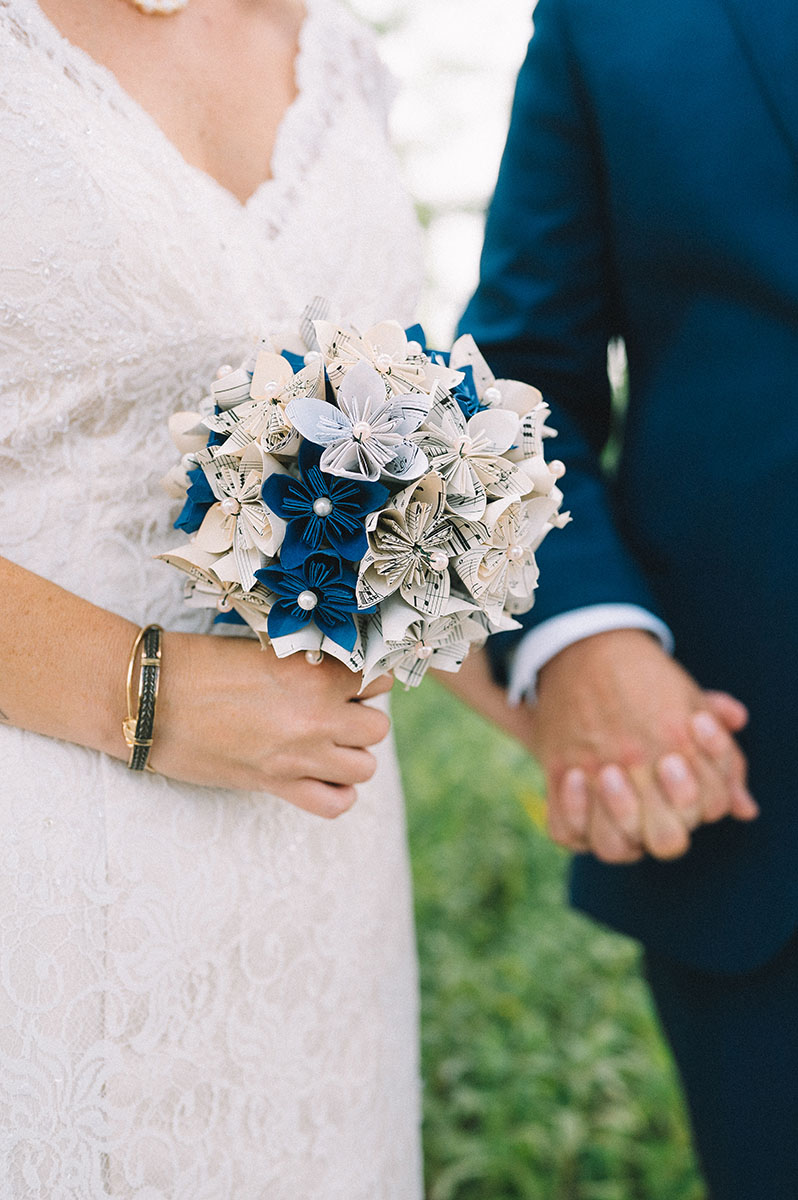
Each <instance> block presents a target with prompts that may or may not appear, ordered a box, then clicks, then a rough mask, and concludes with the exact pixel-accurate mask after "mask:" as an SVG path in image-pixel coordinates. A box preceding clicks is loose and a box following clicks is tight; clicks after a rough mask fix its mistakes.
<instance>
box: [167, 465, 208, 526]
mask: <svg viewBox="0 0 798 1200" xmlns="http://www.w3.org/2000/svg"><path fill="white" fill-rule="evenodd" d="M188 477H189V479H190V480H191V483H190V486H189V489H188V492H187V493H186V502H185V504H184V505H183V507H182V509H181V510H180V516H179V517H178V518H177V520H176V521H175V524H174V527H175V529H182V530H183V532H184V533H196V531H197V530H198V529H199V527H200V525H201V524H202V522H203V520H204V518H205V514H206V513H207V512H208V509H209V508H210V507H211V505H212V504H213V503H214V501H215V500H216V497H215V496H214V494H213V491H212V489H211V485H210V484H209V483H208V480H207V479H206V478H205V472H204V471H203V469H202V467H194V468H193V469H192V470H190V471H189V472H188Z"/></svg>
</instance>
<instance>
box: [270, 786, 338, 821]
mask: <svg viewBox="0 0 798 1200" xmlns="http://www.w3.org/2000/svg"><path fill="white" fill-rule="evenodd" d="M279 794H280V795H281V796H282V797H283V798H284V799H285V800H288V801H289V802H290V803H291V804H295V805H296V806H297V808H303V809H304V810H305V812H309V813H313V814H314V816H317V817H324V818H325V819H326V820H333V819H334V818H335V817H340V816H342V815H343V814H344V813H345V812H348V811H349V809H350V808H351V807H352V805H353V804H354V803H355V801H356V800H357V791H356V790H355V788H353V787H341V786H336V785H335V784H332V783H324V782H322V780H320V779H299V780H297V781H296V782H295V783H292V784H287V785H286V787H285V788H283V789H282V790H281V791H280V793H279Z"/></svg>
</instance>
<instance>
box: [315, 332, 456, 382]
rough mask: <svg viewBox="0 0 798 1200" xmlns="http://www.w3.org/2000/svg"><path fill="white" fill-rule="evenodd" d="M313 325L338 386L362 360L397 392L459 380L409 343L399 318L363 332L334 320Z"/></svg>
mask: <svg viewBox="0 0 798 1200" xmlns="http://www.w3.org/2000/svg"><path fill="white" fill-rule="evenodd" d="M313 327H314V329H315V331H316V338H317V339H318V343H319V347H320V349H321V352H322V354H323V355H324V357H325V359H326V360H327V373H328V375H329V377H330V381H331V383H332V385H333V387H334V388H336V389H337V388H338V387H339V386H340V384H341V381H342V380H343V379H344V378H345V377H346V375H347V373H348V372H349V371H350V370H351V368H352V367H354V366H355V365H356V364H357V363H359V362H367V363H369V364H370V366H372V367H373V368H374V370H375V371H377V372H378V374H379V375H380V376H381V377H382V379H383V381H384V383H385V387H386V389H387V391H388V393H389V394H394V395H404V394H405V393H406V392H407V391H418V392H427V391H430V389H431V388H432V387H433V386H434V384H435V383H436V382H440V383H441V385H442V386H443V387H448V386H450V385H452V386H453V385H454V383H455V382H456V381H457V379H458V374H457V372H456V371H452V370H451V369H449V368H447V367H442V366H438V365H436V364H435V363H432V362H430V360H429V358H428V357H427V356H426V354H424V352H423V349H422V347H421V346H420V345H419V343H418V342H412V341H411V342H409V341H408V340H407V335H406V333H405V331H404V329H402V326H401V325H400V324H399V323H398V321H382V322H381V323H380V324H379V325H373V326H372V327H371V329H367V330H366V332H365V333H363V334H360V333H358V332H357V330H355V329H346V328H345V327H343V326H340V325H336V324H335V323H333V322H332V321H314V322H313Z"/></svg>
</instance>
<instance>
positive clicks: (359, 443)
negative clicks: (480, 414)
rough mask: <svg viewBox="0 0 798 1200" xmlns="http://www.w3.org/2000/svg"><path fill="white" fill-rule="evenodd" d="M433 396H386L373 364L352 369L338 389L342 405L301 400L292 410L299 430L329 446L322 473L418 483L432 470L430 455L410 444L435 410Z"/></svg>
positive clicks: (314, 400) (288, 409)
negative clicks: (428, 459) (432, 410)
mask: <svg viewBox="0 0 798 1200" xmlns="http://www.w3.org/2000/svg"><path fill="white" fill-rule="evenodd" d="M431 403H432V401H431V398H430V397H429V396H426V395H422V394H421V393H419V392H414V393H412V394H411V395H406V396H405V395H402V396H393V395H390V394H387V393H386V389H385V383H384V381H383V379H382V377H381V376H380V375H379V374H378V372H377V371H375V370H374V368H373V367H372V366H370V365H369V364H368V363H367V362H359V363H358V364H357V366H354V367H352V369H351V370H350V371H349V372H348V374H347V375H346V376H345V377H344V379H343V380H342V382H341V386H340V388H339V389H338V407H337V408H336V407H335V405H333V404H328V403H327V401H326V400H318V399H315V398H311V397H298V398H297V399H295V400H292V401H291V403H290V404H289V405H288V407H287V408H286V413H287V414H288V418H289V420H290V421H291V423H292V424H293V425H294V427H295V428H296V429H297V430H298V431H299V432H300V433H301V434H302V436H303V437H304V438H307V439H308V441H310V442H313V443H314V444H315V445H317V446H323V447H324V451H323V453H322V456H321V463H320V466H321V469H322V471H328V472H329V473H330V474H331V475H342V476H344V478H346V479H367V480H370V481H371V482H372V483H374V482H376V481H377V480H378V479H380V477H385V478H387V479H394V480H398V481H400V482H401V481H403V480H410V479H417V478H418V477H419V476H420V475H423V474H424V472H425V471H426V469H427V459H426V456H425V455H424V453H423V452H422V451H421V450H420V449H419V448H418V446H416V445H414V443H413V442H411V441H410V440H409V435H410V434H412V433H414V432H415V431H416V430H417V429H418V427H419V425H420V424H421V422H422V421H423V420H424V418H425V417H426V415H427V413H428V412H429V408H430V404H431Z"/></svg>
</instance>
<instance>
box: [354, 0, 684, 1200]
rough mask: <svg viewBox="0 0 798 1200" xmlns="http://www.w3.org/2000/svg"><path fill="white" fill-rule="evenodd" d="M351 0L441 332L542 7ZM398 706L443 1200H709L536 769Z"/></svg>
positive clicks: (444, 720) (416, 704)
mask: <svg viewBox="0 0 798 1200" xmlns="http://www.w3.org/2000/svg"><path fill="white" fill-rule="evenodd" d="M350 3H351V7H352V8H353V9H355V11H356V12H358V13H359V14H360V15H361V16H362V17H363V18H365V19H366V20H367V21H369V22H370V23H371V24H372V25H373V26H374V27H375V28H376V30H377V32H378V35H379V39H380V48H381V53H382V55H383V57H384V59H385V61H386V62H387V63H388V64H389V66H390V67H391V69H392V71H393V73H394V74H395V76H396V77H397V80H398V83H399V93H398V97H397V102H396V105H395V108H394V114H393V134H394V138H395V141H396V144H397V146H398V148H399V151H400V154H401V157H402V160H403V164H404V169H405V174H406V178H407V180H408V183H409V186H410V189H411V191H412V193H413V195H414V197H415V200H416V203H417V205H418V211H419V216H420V218H421V221H422V224H423V226H424V229H425V237H426V262H427V281H426V289H425V295H424V300H423V304H422V310H421V313H420V319H421V320H422V322H423V323H424V325H425V327H426V330H427V333H428V336H429V341H430V344H432V345H435V344H437V345H443V344H446V343H448V342H449V341H450V339H451V334H452V331H453V329H454V325H455V323H456V321H457V318H458V316H459V313H460V311H461V310H462V308H463V306H464V304H465V302H466V300H467V298H468V296H469V295H470V293H471V291H472V289H473V287H474V285H475V282H476V278H477V269H478V260H479V250H480V245H481V238H482V228H483V215H484V209H485V206H486V204H487V202H488V200H489V198H490V195H491V192H492V189H493V185H494V182H495V178H496V173H497V170H498V165H499V159H500V156H501V151H502V146H503V142H504V137H505V134H506V130H507V122H508V117H509V107H510V103H511V99H512V90H513V83H514V77H515V74H516V71H517V70H518V67H519V66H520V63H521V60H522V58H523V55H524V52H525V50H526V44H527V41H528V38H529V36H530V33H531V28H532V22H531V8H532V2H531V0H500V2H499V3H498V4H491V3H487V2H486V0H403V2H400V0H350ZM616 369H617V370H618V371H619V372H620V370H621V366H620V365H618V364H617V363H616ZM394 713H395V723H396V735H397V740H398V742H399V749H400V755H401V759H402V762H403V770H404V778H405V786H406V789H407V797H408V819H409V824H410V842H411V852H412V856H413V872H414V881H415V889H416V912H417V921H418V930H419V953H420V958H421V979H422V1005H423V1035H422V1036H423V1056H424V1080H425V1155H426V1163H427V1197H428V1200H703V1197H704V1191H703V1188H702V1186H701V1184H700V1181H699V1177H698V1175H697V1172H696V1168H695V1164H694V1161H693V1158H692V1154H691V1151H690V1146H689V1141H688V1135H687V1129H686V1123H685V1119H684V1114H683V1111H682V1108H681V1102H680V1099H679V1095H678V1091H677V1088H676V1084H675V1079H674V1075H673V1071H672V1067H671V1064H670V1061H669V1058H668V1055H667V1052H666V1051H665V1048H664V1046H663V1044H662V1041H661V1038H660V1036H659V1032H658V1030H657V1027H656V1023H655V1021H654V1018H653V1014H652V1010H651V1006H650V1003H649V1000H648V997H647V994H646V991H645V988H644V986H643V984H642V981H641V979H640V975H639V968H638V954H637V951H636V948H635V946H634V945H633V944H632V943H631V942H628V941H626V940H624V939H622V938H620V937H617V936H615V935H614V934H611V933H607V932H603V931H601V930H599V929H598V928H597V927H596V926H594V925H592V924H590V923H588V922H587V921H586V920H584V919H582V918H581V917H579V916H577V915H576V914H575V913H572V912H570V911H568V910H567V908H566V907H565V904H564V893H565V876H566V870H567V859H566V856H565V855H564V854H563V853H561V851H559V850H558V849H557V847H555V846H553V845H552V844H551V843H550V842H549V841H548V840H547V839H546V838H545V835H544V834H543V832H542V828H543V820H544V805H543V799H542V795H541V787H540V777H539V774H538V773H537V771H536V768H535V766H534V764H533V763H532V761H531V760H530V759H529V758H528V756H527V755H526V754H525V753H524V751H523V750H522V749H521V748H520V747H519V746H517V745H516V744H514V743H512V742H511V741H510V740H509V739H507V738H505V737H504V736H503V735H501V734H500V733H498V732H496V731H494V730H491V729H489V728H488V727H487V726H486V725H485V724H484V723H483V722H482V721H481V720H480V719H479V718H477V717H476V716H474V715H473V714H472V713H470V712H468V710H467V709H465V708H464V707H463V706H462V705H460V704H459V702H457V701H456V700H454V699H453V698H452V697H450V696H449V695H448V694H447V693H446V692H445V691H444V690H443V689H442V688H441V687H440V686H439V685H438V684H437V683H436V682H435V681H433V680H427V681H425V683H424V685H423V686H422V687H421V688H420V689H419V690H418V691H416V692H413V693H401V692H397V694H396V696H395V697H394Z"/></svg>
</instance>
